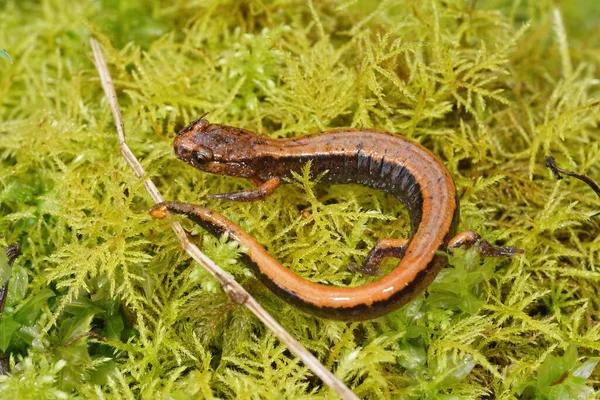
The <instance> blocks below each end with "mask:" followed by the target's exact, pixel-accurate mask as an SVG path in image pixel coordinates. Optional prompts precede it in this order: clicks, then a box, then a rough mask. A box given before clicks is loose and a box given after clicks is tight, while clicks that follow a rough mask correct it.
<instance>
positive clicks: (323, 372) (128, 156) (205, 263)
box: [91, 39, 358, 400]
mask: <svg viewBox="0 0 600 400" xmlns="http://www.w3.org/2000/svg"><path fill="white" fill-rule="evenodd" d="M91 45H92V50H93V52H94V59H95V62H94V64H95V66H96V69H97V70H98V74H99V75H100V80H101V81H102V87H103V88H104V93H105V95H106V98H107V100H108V103H109V105H110V108H111V110H112V113H113V118H114V120H115V125H116V126H117V134H118V136H119V143H120V145H121V154H123V157H124V158H125V160H126V161H127V163H128V164H129V166H130V167H131V168H132V169H133V171H134V172H135V174H136V175H137V177H138V178H139V179H144V173H145V172H144V168H143V167H142V165H141V164H140V163H139V162H138V160H137V159H136V158H135V156H134V155H133V153H132V152H131V150H130V149H129V147H128V146H127V144H126V143H125V131H124V128H123V119H122V117H121V111H120V109H119V104H118V102H117V95H116V93H115V89H114V86H113V83H112V80H111V78H110V74H109V72H108V67H107V65H106V61H105V60H104V56H103V55H102V51H101V50H100V45H99V44H98V42H97V41H96V40H94V39H91ZM143 185H144V187H145V188H146V190H147V191H148V193H149V194H150V197H152V199H153V200H154V202H155V203H161V202H163V201H164V199H163V197H162V196H161V194H160V193H159V191H158V189H157V188H156V186H155V185H154V183H153V182H152V181H151V180H150V179H145V180H144V183H143ZM171 228H172V229H173V231H175V234H176V235H177V238H178V239H179V241H180V243H181V246H182V247H183V249H184V250H185V251H186V252H187V253H188V254H189V255H190V256H191V257H192V258H193V259H194V260H195V261H196V262H197V263H198V264H200V265H201V266H202V267H204V268H205V269H206V270H207V271H208V272H209V273H210V274H211V275H212V276H214V277H215V278H216V279H217V280H218V281H219V282H220V283H221V285H222V286H223V289H224V290H225V291H226V292H227V293H228V294H229V296H230V297H231V299H232V301H233V302H234V303H236V304H240V305H242V304H243V305H244V306H246V307H247V308H248V309H249V310H250V311H252V313H253V314H254V315H256V317H257V318H258V319H260V320H261V321H262V323H263V324H265V325H266V326H267V327H268V328H269V329H270V330H271V331H272V332H273V333H274V334H275V336H277V337H278V338H279V340H281V341H282V342H283V343H284V344H285V345H286V346H287V347H288V348H289V349H290V350H291V351H292V352H293V353H294V354H295V355H296V356H298V357H300V359H301V360H302V361H303V362H304V364H306V366H307V367H308V368H309V369H310V370H311V371H312V372H313V373H314V374H315V375H317V376H318V377H319V378H321V379H322V380H323V382H324V383H325V384H326V385H328V386H329V387H330V388H332V389H333V390H334V391H335V392H336V393H337V394H338V395H339V396H340V397H341V398H343V399H357V400H358V397H356V395H355V394H354V393H352V391H351V390H350V389H349V388H348V387H347V386H345V385H344V384H343V383H342V382H341V381H340V380H339V379H338V378H337V377H336V376H335V375H333V373H331V371H329V370H328V369H327V368H325V367H324V366H323V365H322V364H321V363H320V362H319V360H317V358H316V357H315V356H313V355H312V353H310V352H309V351H308V350H307V349H306V348H305V347H304V346H302V344H300V343H299V342H298V341H297V340H296V339H294V338H293V337H292V336H291V335H290V334H289V333H288V332H287V331H286V330H285V329H283V327H282V326H281V325H279V323H277V321H275V319H274V318H273V317H272V316H271V315H270V314H269V313H267V312H266V311H265V309H263V308H262V306H261V305H260V304H258V302H257V301H256V300H255V299H254V298H253V297H252V296H250V294H249V293H248V292H247V291H246V290H245V289H244V288H243V287H242V286H240V284H239V283H237V282H236V281H235V280H234V279H233V278H231V277H230V276H229V275H227V274H226V273H225V271H223V270H222V269H221V268H220V267H218V266H217V265H216V264H215V263H214V262H213V261H212V260H211V259H210V258H208V257H207V256H206V255H205V254H204V253H202V252H201V251H200V249H198V247H196V246H195V245H194V244H193V243H191V242H190V241H189V240H188V237H187V234H186V233H185V231H184V230H183V228H182V227H181V225H180V224H179V222H177V221H172V222H171Z"/></svg>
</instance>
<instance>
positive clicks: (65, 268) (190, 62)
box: [0, 0, 600, 399]
mask: <svg viewBox="0 0 600 400" xmlns="http://www.w3.org/2000/svg"><path fill="white" fill-rule="evenodd" d="M563 3H564V4H561V5H560V6H559V8H555V5H554V2H551V1H518V0H515V1H510V0H487V1H483V0H481V1H469V2H464V1H462V0H433V1H427V2H422V1H413V0H409V1H399V0H386V1H382V2H373V1H370V0H355V1H335V2H317V1H308V2H306V3H303V2H296V1H291V0H270V1H269V0H252V1H241V0H207V1H198V2H158V1H152V2H147V1H140V0H130V1H112V0H101V1H95V2H86V1H81V2H67V1H66V0H44V1H42V2H30V1H16V0H8V1H4V2H2V3H1V4H0V48H3V49H5V50H6V52H7V53H8V54H10V55H11V57H12V61H13V64H10V63H8V62H2V63H0V104H1V107H0V234H1V235H2V237H0V247H6V245H7V244H9V243H15V242H17V243H20V245H21V247H22V251H23V255H22V256H21V257H19V258H18V259H17V262H16V264H15V266H14V267H13V268H12V275H13V276H12V278H11V285H13V286H14V288H13V287H11V291H10V292H9V296H8V299H7V307H6V309H5V311H4V315H3V317H2V321H1V322H0V345H1V346H0V350H2V351H3V353H4V354H5V355H10V356H11V357H12V361H13V362H12V364H13V366H12V374H11V375H10V376H7V377H3V378H2V379H1V380H0V393H1V395H2V397H3V398H25V399H27V398H31V399H34V398H35V399H38V398H65V397H66V396H72V397H76V396H81V397H91V398H109V397H110V398H113V397H114V398H148V399H150V398H152V399H154V398H176V399H184V398H193V397H198V398H210V397H232V398H233V397H236V398H281V397H282V396H287V397H288V398H303V397H304V398H327V397H328V396H329V397H331V391H330V390H329V389H327V388H325V387H323V386H322V384H321V383H320V381H318V380H316V379H315V378H314V376H313V375H312V374H311V373H310V372H309V371H308V370H307V369H306V367H305V366H304V365H302V364H301V363H300V362H299V361H298V360H297V359H296V358H295V357H293V356H291V355H290V352H289V351H288V350H287V349H286V348H285V346H283V345H281V344H280V343H279V342H278V341H277V340H276V339H275V338H274V337H273V335H272V334H271V333H270V332H268V331H267V330H266V329H265V328H264V327H262V326H261V325H260V324H259V323H258V322H257V321H256V319H255V318H254V317H253V316H252V315H251V314H249V313H248V312H247V311H245V310H244V309H242V308H239V307H235V306H233V305H232V304H231V303H230V301H229V299H228V297H227V295H225V294H224V293H223V292H222V290H221V289H220V287H219V285H218V284H217V283H216V282H215V281H214V280H212V278H210V277H209V276H208V274H207V273H206V272H204V271H203V270H202V269H201V268H200V267H199V266H197V265H195V264H194V263H193V262H191V261H190V259H189V258H188V257H187V255H186V254H185V253H184V252H183V251H182V250H181V249H180V248H179V245H178V244H177V242H176V240H175V237H174V235H173V234H172V233H171V232H170V231H169V229H168V227H167V225H166V224H165V223H164V222H160V221H156V220H152V219H151V218H150V217H149V216H148V215H147V213H146V211H147V209H148V208H149V207H150V205H151V204H150V200H149V198H148V196H147V195H146V193H145V191H144V189H143V187H142V185H141V184H140V182H138V181H137V179H136V178H135V176H134V175H133V173H132V172H131V171H130V170H129V168H128V167H127V165H126V164H125V162H124V161H123V160H122V157H121V155H120V151H119V149H118V141H117V138H116V134H115V131H114V125H113V122H112V116H111V114H110V111H109V108H108V106H107V104H106V101H105V99H104V97H103V92H102V90H101V87H100V83H99V80H98V76H97V73H96V71H95V69H94V67H93V65H92V63H91V62H90V53H91V52H90V49H89V38H90V37H92V36H95V37H97V38H99V40H100V41H101V43H102V45H103V49H104V52H105V56H106V58H107V60H108V62H109V66H110V69H111V73H112V76H113V81H114V82H115V85H116V88H117V91H118V95H119V101H120V104H121V107H122V113H123V118H124V123H125V129H126V132H127V137H128V142H129V145H130V146H131V148H132V150H133V152H134V153H135V154H136V155H137V156H138V157H139V158H140V159H141V160H142V162H143V164H144V167H145V168H146V169H147V171H148V172H147V174H148V176H149V177H151V178H152V179H153V180H154V181H155V182H156V183H157V185H158V186H159V188H160V190H161V191H162V192H163V194H164V196H165V197H166V198H167V199H174V200H175V199H176V200H179V201H190V202H196V203H202V204H206V205H207V206H209V207H212V208H214V209H216V210H219V211H220V212H222V213H223V214H225V215H227V216H228V217H229V218H231V219H232V220H234V221H236V222H238V223H239V224H240V225H241V226H242V227H243V228H244V229H246V230H247V231H248V232H249V233H251V234H252V235H253V236H255V237H256V238H257V240H258V241H259V242H261V243H263V244H264V245H265V246H266V247H267V249H268V250H269V251H270V252H271V253H272V254H273V255H274V256H275V257H276V258H278V259H279V260H281V261H282V262H283V263H284V264H285V265H286V266H288V267H289V268H291V269H292V270H294V271H296V272H298V273H300V274H302V275H303V276H306V277H307V278H309V279H311V280H314V281H316V282H324V283H330V284H339V285H351V286H355V285H360V284H363V283H365V282H367V281H369V280H370V279H374V278H366V277H361V276H358V275H356V274H352V273H351V272H349V271H348V270H347V266H348V264H350V263H352V262H355V263H356V262H358V263H360V262H361V260H363V259H364V257H365V255H366V253H367V252H368V250H369V249H370V248H371V246H372V245H373V244H374V243H375V242H376V241H377V239H379V238H382V237H402V236H406V235H407V234H408V230H409V229H408V219H407V215H406V212H405V210H404V209H403V208H402V207H401V206H400V205H399V203H398V202H397V201H396V200H395V199H393V198H391V197H390V196H386V195H384V194H381V193H378V192H376V191H373V190H369V189H366V188H363V187H359V186H354V185H352V186H342V185H338V186H327V185H322V184H319V183H318V182H317V181H314V180H313V181H311V180H310V179H309V175H308V172H307V171H304V173H303V174H299V175H298V176H297V177H296V178H295V179H294V180H293V181H292V182H290V184H288V185H286V186H284V187H283V188H281V189H279V190H277V191H276V193H275V194H274V195H273V196H272V197H271V198H269V199H268V200H267V201H265V202H259V203H254V204H235V203H229V202H218V201H215V200H208V199H206V194H207V193H218V192H226V191H231V190H234V189H236V188H240V187H247V185H248V183H246V182H243V181H241V180H235V179H232V178H227V177H218V176H209V175H207V174H203V173H200V172H197V171H194V170H193V169H192V168H189V167H188V166H185V165H184V164H183V163H181V162H178V161H176V160H175V159H174V157H173V154H172V149H171V140H172V137H173V134H174V131H176V130H178V129H179V128H181V127H182V126H184V125H185V124H187V123H188V122H189V121H191V120H192V119H194V118H196V117H197V116H198V115H200V114H202V113H204V112H206V111H209V112H210V114H209V119H210V120H211V121H214V122H219V123H224V124H228V125H234V126H240V127H244V128H248V129H251V130H255V131H257V132H259V133H261V134H264V135H269V136H272V137H291V136H301V135H305V134H308V133H313V132H317V131H322V130H325V129H331V128H338V127H368V128H372V127H376V128H381V129H385V130H388V131H392V132H397V133H399V134H402V135H404V136H407V137H410V138H412V139H414V140H416V141H418V142H421V143H423V144H424V145H425V146H427V147H428V148H430V149H431V150H432V151H433V152H434V153H435V154H437V155H438V156H439V157H440V158H441V159H442V160H443V161H444V163H445V164H446V165H447V166H448V168H449V169H450V171H451V173H452V175H453V177H454V179H455V181H456V184H457V187H458V190H459V193H460V194H461V226H460V228H461V229H471V230H474V231H477V232H480V233H481V234H482V235H483V236H484V237H485V238H486V239H488V240H489V241H495V240H500V241H503V242H505V243H507V244H510V245H516V246H518V247H521V248H523V249H525V250H526V252H527V253H526V254H525V255H524V256H518V257H515V258H514V259H512V260H505V259H482V258H480V257H479V256H478V255H477V253H476V252H475V251H473V250H470V251H457V252H455V254H454V255H453V256H452V257H451V258H450V266H449V267H447V268H446V269H445V270H444V271H443V272H442V274H441V275H440V277H439V278H438V280H436V282H435V283H434V284H433V285H431V286H430V288H428V290H427V291H426V294H424V295H420V296H418V297H417V298H416V299H414V300H413V301H412V302H411V303H410V304H408V305H407V306H405V307H403V308H402V309H400V310H398V311H396V312H394V313H391V314H389V315H388V316H385V317H382V318H379V319H376V320H373V321H368V322H362V323H344V322H336V321H328V320H323V319H318V318H315V317H312V316H309V315H307V314H304V313H302V312H300V311H298V310H296V309H294V308H293V307H291V306H289V305H287V304H286V303H284V302H283V301H281V300H279V299H278V298H276V297H274V296H273V295H272V294H271V293H270V292H269V291H268V290H266V289H265V288H264V287H263V286H262V285H261V284H260V283H258V281H257V280H256V279H255V278H254V277H253V276H252V275H251V274H250V273H249V271H248V270H247V269H245V268H244V267H243V266H242V265H241V264H239V263H238V261H237V259H238V256H239V253H240V252H242V251H244V249H240V248H238V247H236V246H231V245H227V244H226V243H225V241H224V240H218V239H214V238H212V237H209V236H207V235H206V234H205V233H204V232H203V231H202V230H198V229H195V230H194V228H193V226H192V225H191V224H189V223H187V222H185V224H186V226H187V227H188V228H189V229H190V230H194V232H195V233H197V234H198V235H199V236H198V241H201V243H202V248H203V250H204V251H206V253H207V254H208V255H209V256H210V257H212V258H213V259H214V260H215V261H216V262H217V263H218V264H219V265H221V266H222V267H224V268H226V269H227V270H228V271H229V272H230V273H232V274H233V275H234V276H235V277H236V278H237V279H238V280H239V281H240V282H242V284H243V285H244V286H245V287H247V288H248V289H249V290H250V291H251V292H252V294H253V295H255V296H256V297H257V299H258V300H259V301H260V302H261V303H262V304H263V305H264V306H265V307H266V308H267V309H268V310H269V311H270V312H272V313H273V314H274V315H275V316H276V318H278V319H279V320H280V321H281V323H282V324H283V325H284V326H285V328H286V329H287V330H288V331H289V332H290V333H291V334H293V335H294V336H295V337H297V338H298V339H299V340H300V341H301V342H302V343H303V344H304V345H305V346H306V347H308V348H309V349H310V350H311V351H312V352H313V353H314V354H315V355H316V356H317V357H319V358H320V359H321V360H322V362H323V363H324V364H325V365H326V366H327V367H328V368H330V369H332V370H333V371H334V372H335V373H336V374H337V376H339V377H340V378H341V379H343V380H344V382H345V383H346V384H347V385H349V386H350V387H351V388H352V389H353V390H354V391H355V393H357V395H358V396H359V397H361V398H384V399H385V398H392V397H397V398H414V399H419V398H481V397H490V398H501V399H508V398H514V397H518V396H529V397H532V398H548V399H555V398H556V399H558V398H565V397H564V396H565V394H566V395H568V396H570V397H569V398H576V397H577V396H579V397H581V398H585V397H586V396H590V395H593V390H597V389H598V375H597V373H596V374H594V373H593V372H592V371H593V368H594V366H595V363H596V362H597V358H595V357H597V356H598V353H599V352H600V345H599V343H600V332H599V331H598V328H597V326H598V325H597V323H598V310H599V309H600V300H598V299H599V297H598V290H599V289H598V288H599V281H600V272H599V271H598V268H597V267H598V266H599V265H600V240H599V238H600V234H599V233H600V224H599V219H598V216H597V213H598V208H599V207H600V201H599V199H598V198H597V196H596V195H595V194H594V193H593V192H592V191H591V190H589V188H587V187H586V186H585V185H584V184H583V183H581V182H579V181H577V180H569V179H566V180H563V181H556V180H555V179H554V178H553V177H552V175H551V174H550V172H549V171H548V170H546V168H545V167H544V160H543V156H544V155H545V154H552V155H554V156H555V157H556V158H557V162H558V163H559V165H561V166H562V167H564V168H568V169H573V170H576V171H578V172H585V173H587V174H588V175H590V177H592V178H593V179H595V180H597V181H598V180H600V145H599V143H600V142H599V138H600V131H599V129H598V122H599V120H600V107H599V106H598V104H600V103H599V100H600V98H599V95H600V92H599V91H598V82H597V79H598V74H597V71H598V69H599V68H600V50H599V49H600V35H598V28H597V20H598V17H599V16H600V7H599V6H597V5H595V4H594V2H588V1H573V2H563ZM67 4H68V5H67ZM1 54H5V53H1ZM300 210H306V211H308V212H309V213H310V216H309V217H308V218H305V217H302V216H301V214H300V212H299V211H300ZM594 215H596V216H594ZM393 266H394V263H393V262H389V263H387V264H386V266H385V268H393ZM87 331H94V332H96V333H98V334H100V335H101V336H103V337H106V338H107V342H105V343H101V342H99V341H95V340H93V339H91V338H90V337H81V338H79V339H78V340H76V341H75V342H73V343H72V344H70V346H69V347H64V345H65V344H67V343H69V342H70V341H71V340H72V339H74V338H76V337H77V336H78V335H80V334H81V333H85V332H87ZM44 396H45V397H44Z"/></svg>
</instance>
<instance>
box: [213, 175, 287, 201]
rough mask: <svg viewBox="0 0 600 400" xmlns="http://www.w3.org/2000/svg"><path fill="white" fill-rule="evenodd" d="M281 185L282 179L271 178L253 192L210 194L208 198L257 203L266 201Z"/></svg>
mask: <svg viewBox="0 0 600 400" xmlns="http://www.w3.org/2000/svg"><path fill="white" fill-rule="evenodd" d="M280 183H281V179H279V178H271V179H269V180H268V181H265V182H262V183H261V184H260V185H258V186H257V188H256V189H253V190H240V191H238V192H231V193H218V194H209V195H208V196H207V197H209V198H211V199H219V200H233V201H248V202H249V201H256V200H264V199H265V198H267V197H269V196H270V195H271V194H272V193H273V192H274V191H275V189H277V188H278V187H279V185H280Z"/></svg>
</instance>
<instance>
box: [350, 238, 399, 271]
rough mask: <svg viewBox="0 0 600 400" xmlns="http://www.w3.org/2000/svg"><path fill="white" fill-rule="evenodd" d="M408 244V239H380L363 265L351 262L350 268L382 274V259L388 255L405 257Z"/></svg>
mask: <svg viewBox="0 0 600 400" xmlns="http://www.w3.org/2000/svg"><path fill="white" fill-rule="evenodd" d="M407 244H408V240H407V239H395V238H386V239H379V241H378V242H377V243H376V244H375V246H373V248H372V249H371V251H369V254H368V255H367V258H366V259H365V262H364V263H363V265H362V266H361V267H359V266H358V265H356V264H350V265H349V266H348V269H349V270H350V271H356V272H360V273H362V274H365V275H381V274H382V273H381V270H380V269H379V264H380V263H381V261H383V259H384V258H386V257H395V258H402V257H404V252H405V251H406V245H407Z"/></svg>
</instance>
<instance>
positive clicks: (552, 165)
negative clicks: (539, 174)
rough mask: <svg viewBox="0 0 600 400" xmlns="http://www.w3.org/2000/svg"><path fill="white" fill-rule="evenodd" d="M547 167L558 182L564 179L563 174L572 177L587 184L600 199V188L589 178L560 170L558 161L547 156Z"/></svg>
mask: <svg viewBox="0 0 600 400" xmlns="http://www.w3.org/2000/svg"><path fill="white" fill-rule="evenodd" d="M546 167H548V168H550V170H551V171H552V173H553V174H554V177H555V178H556V179H558V180H561V179H562V178H563V177H562V176H561V174H563V175H567V176H572V177H573V178H576V179H579V180H580V181H582V182H585V183H586V184H587V185H588V186H589V187H591V188H592V190H593V191H594V192H596V194H597V195H598V197H600V187H599V186H598V184H597V183H596V182H594V181H593V180H592V179H590V178H588V177H587V176H585V175H581V174H578V173H575V172H571V171H567V170H565V169H562V168H559V167H558V165H556V161H555V160H554V157H552V156H546Z"/></svg>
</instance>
